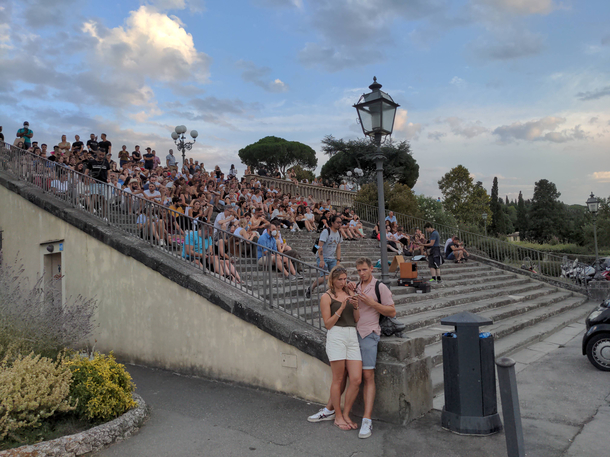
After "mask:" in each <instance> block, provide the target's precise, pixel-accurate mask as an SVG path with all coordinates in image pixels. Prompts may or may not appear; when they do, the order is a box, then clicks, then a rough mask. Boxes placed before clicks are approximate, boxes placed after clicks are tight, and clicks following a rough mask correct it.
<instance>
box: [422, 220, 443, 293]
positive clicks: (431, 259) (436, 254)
mask: <svg viewBox="0 0 610 457" xmlns="http://www.w3.org/2000/svg"><path fill="white" fill-rule="evenodd" d="M424 230H425V231H426V232H427V233H429V239H428V241H427V242H426V243H424V244H423V246H424V247H426V248H430V255H429V256H428V266H429V267H430V275H431V276H432V278H430V282H440V281H441V265H442V264H443V257H442V255H441V236H440V235H439V234H438V232H437V231H436V229H435V228H434V227H433V226H432V224H431V223H430V222H426V225H424Z"/></svg>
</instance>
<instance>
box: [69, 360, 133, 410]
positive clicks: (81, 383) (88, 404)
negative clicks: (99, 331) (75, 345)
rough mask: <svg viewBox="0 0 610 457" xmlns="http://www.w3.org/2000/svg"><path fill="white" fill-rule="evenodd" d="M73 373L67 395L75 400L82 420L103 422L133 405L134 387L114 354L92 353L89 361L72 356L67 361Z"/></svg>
mask: <svg viewBox="0 0 610 457" xmlns="http://www.w3.org/2000/svg"><path fill="white" fill-rule="evenodd" d="M66 365H67V366H68V367H69V368H70V370H71V372H72V378H73V381H72V386H71V388H70V395H71V396H72V397H73V398H75V399H77V400H78V404H77V409H76V412H77V413H78V414H79V415H80V416H81V417H86V418H87V419H90V420H95V421H100V422H105V421H108V420H110V419H114V418H115V417H118V416H120V415H121V414H123V413H125V412H126V411H127V410H129V409H131V408H133V407H135V406H136V402H135V401H134V400H133V398H132V396H131V394H132V392H133V391H134V390H135V387H136V386H135V384H134V383H133V382H132V380H131V376H130V375H129V373H128V372H127V370H125V366H124V365H123V364H120V363H118V362H117V361H116V360H115V358H114V355H113V353H112V352H111V353H110V354H109V355H107V356H106V355H104V354H99V353H95V355H94V357H93V358H92V359H90V358H88V357H84V356H80V355H78V356H75V357H73V358H72V359H70V360H68V361H67V362H66Z"/></svg>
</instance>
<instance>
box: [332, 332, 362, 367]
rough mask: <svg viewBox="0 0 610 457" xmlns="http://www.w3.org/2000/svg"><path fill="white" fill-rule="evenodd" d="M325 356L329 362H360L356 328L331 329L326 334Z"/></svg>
mask: <svg viewBox="0 0 610 457" xmlns="http://www.w3.org/2000/svg"><path fill="white" fill-rule="evenodd" d="M326 354H327V355H328V360H329V361H330V362H335V361H337V360H362V356H361V355H360V344H358V332H357V331H356V327H338V326H336V325H335V326H334V327H332V328H331V329H330V330H329V331H328V333H326Z"/></svg>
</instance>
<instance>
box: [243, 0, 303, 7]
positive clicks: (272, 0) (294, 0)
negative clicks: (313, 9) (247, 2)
mask: <svg viewBox="0 0 610 457" xmlns="http://www.w3.org/2000/svg"><path fill="white" fill-rule="evenodd" d="M254 4H255V5H258V6H264V7H268V8H287V7H297V8H299V9H302V8H303V0H255V1H254Z"/></svg>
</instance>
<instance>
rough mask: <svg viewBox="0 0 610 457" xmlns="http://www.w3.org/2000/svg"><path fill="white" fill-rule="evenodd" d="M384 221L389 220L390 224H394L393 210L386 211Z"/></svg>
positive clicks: (395, 221)
mask: <svg viewBox="0 0 610 457" xmlns="http://www.w3.org/2000/svg"><path fill="white" fill-rule="evenodd" d="M385 220H386V221H389V222H390V224H396V223H397V220H396V216H394V211H390V212H389V213H388V215H387V216H386V218H385Z"/></svg>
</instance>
